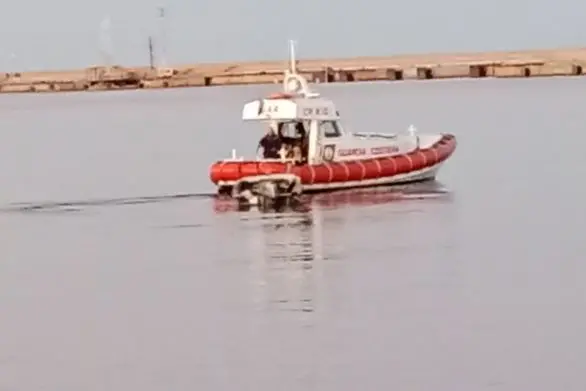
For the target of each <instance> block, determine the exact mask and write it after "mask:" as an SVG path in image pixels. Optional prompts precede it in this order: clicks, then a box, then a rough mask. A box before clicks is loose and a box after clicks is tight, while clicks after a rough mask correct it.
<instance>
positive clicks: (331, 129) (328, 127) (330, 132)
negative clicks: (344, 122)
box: [320, 121, 342, 138]
mask: <svg viewBox="0 0 586 391" xmlns="http://www.w3.org/2000/svg"><path fill="white" fill-rule="evenodd" d="M320 128H321V129H322V131H323V135H324V137H327V138H333V137H340V136H341V135H342V132H340V128H339V127H338V124H337V123H336V121H324V122H322V123H321V124H320Z"/></svg>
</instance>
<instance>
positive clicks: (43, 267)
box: [0, 78, 586, 391]
mask: <svg viewBox="0 0 586 391" xmlns="http://www.w3.org/2000/svg"><path fill="white" fill-rule="evenodd" d="M585 87H586V81H585V80H584V79H578V78H576V79H571V78H564V79H541V80H537V79H536V80H503V81H492V80H487V81H472V80H468V81H438V82H404V83H392V84H384V83H378V84H356V85H329V86H321V88H320V90H321V92H322V93H324V94H325V95H327V96H329V97H331V98H333V99H334V100H335V101H336V102H337V104H338V106H339V108H340V111H341V114H342V115H343V117H344V124H345V125H346V127H348V128H351V129H352V130H355V131H359V130H360V131H364V130H366V131H370V130H380V131H386V130H388V131H393V130H402V129H406V128H407V126H408V125H409V124H411V123H414V124H415V125H416V126H417V127H418V129H419V130H420V131H422V132H423V131H428V132H451V133H454V134H456V135H457V137H458V141H459V146H458V149H457V150H456V153H455V154H454V155H453V158H452V159H451V160H450V161H449V162H448V163H447V164H446V165H445V166H444V167H443V168H442V170H441V171H440V174H439V177H438V182H437V183H431V184H425V185H418V186H416V187H414V188H410V189H408V191H409V193H410V194H412V195H414V196H413V197H412V198H409V199H403V200H397V199H396V197H395V196H394V193H390V192H389V190H385V189H383V190H377V191H376V192H375V191H366V192H361V193H359V194H356V193H342V194H341V195H335V196H333V195H324V196H320V197H318V198H315V199H313V200H311V201H309V202H308V205H307V211H305V212H291V213H286V214H280V215H271V214H261V213H259V212H255V211H251V212H245V213H238V212H233V211H229V210H225V209H226V205H224V204H222V203H220V202H217V201H216V200H214V199H213V198H210V197H209V196H208V194H209V193H211V192H213V187H212V186H211V184H210V183H209V179H208V166H209V164H210V163H211V162H212V161H213V160H214V159H216V158H219V157H223V156H228V155H229V154H230V151H231V148H232V147H236V148H237V150H238V151H239V153H249V154H252V153H253V152H254V148H255V145H256V142H257V140H258V138H259V137H260V135H261V132H262V130H261V128H259V127H257V126H256V125H255V124H242V123H241V121H240V117H239V115H240V111H241V107H242V104H243V103H244V101H246V100H250V99H255V98H256V97H258V96H261V95H263V94H264V93H266V92H267V91H271V90H273V89H274V88H276V87H271V86H263V87H258V86H248V87H230V88H210V89H186V90H174V91H157V92H146V91H140V92H120V93H87V94H83V93H82V94H69V95H67V94H56V95H36V96H34V95H20V96H0V189H2V190H1V192H0V209H1V212H0V226H1V227H2V235H1V236H2V239H0V240H1V246H0V255H1V257H0V259H1V261H0V314H1V319H0V390H2V391H4V390H7V391H8V390H10V391H13V390H15V391H20V390H22V391H31V390H59V391H78V390H86V391H89V390H96V391H102V390H109V391H118V390H120V391H122V390H124V391H128V390H141V391H147V390H153V391H154V390H163V389H164V390H194V389H202V390H229V389H238V390H255V391H258V390H283V391H285V390H291V391H293V390H331V391H334V390H335V391H340V390H356V389H364V390H390V389H393V390H417V391H419V390H421V391H429V390H446V391H448V390H449V391H452V390H467V391H470V390H485V389H498V390H533V391H538V390H544V391H545V390H547V391H549V390H564V391H573V390H576V391H582V390H584V389H585V388H586V380H585V379H584V376H583V374H582V373H583V369H584V368H585V367H586V342H584V338H583V336H582V333H583V331H584V330H586V315H584V313H583V311H584V309H585V308H586V285H585V284H584V280H585V278H586V264H585V263H584V261H585V260H586V244H585V243H586V241H585V240H584V232H585V231H586V208H585V207H584V206H583V200H584V199H585V198H586V186H585V185H584V184H583V183H582V178H581V176H582V175H583V173H584V166H585V165H586V154H585V153H584V149H583V148H584V147H583V146H584V144H585V142H586V136H585V134H586V132H585V131H584V126H585V125H584V124H586V111H585V110H584V108H583V106H584V105H583V102H584V101H586V88H585Z"/></svg>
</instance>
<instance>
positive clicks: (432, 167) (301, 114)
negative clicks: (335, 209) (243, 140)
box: [210, 43, 457, 194]
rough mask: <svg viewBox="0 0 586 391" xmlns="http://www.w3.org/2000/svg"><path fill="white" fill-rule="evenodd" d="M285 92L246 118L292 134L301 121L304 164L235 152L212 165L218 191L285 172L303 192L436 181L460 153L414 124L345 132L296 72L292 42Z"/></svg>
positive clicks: (331, 108) (252, 107)
mask: <svg viewBox="0 0 586 391" xmlns="http://www.w3.org/2000/svg"><path fill="white" fill-rule="evenodd" d="M283 89H284V91H283V92H282V93H278V94H274V95H270V96H268V97H266V98H264V99H257V100H254V101H251V102H247V103H245V105H244V107H243V110H242V119H243V120H244V121H257V122H259V123H267V122H273V123H277V124H279V126H280V127H281V129H282V130H283V133H284V134H285V133H287V134H289V135H290V134H292V133H295V131H296V129H297V126H298V124H299V123H302V124H303V125H304V128H305V131H306V134H305V137H307V138H308V139H307V140H306V145H307V148H306V156H303V160H302V161H301V162H300V161H292V160H290V159H265V158H261V157H258V156H257V157H255V158H251V159H245V158H243V157H237V155H236V151H235V150H233V151H232V157H231V158H228V159H223V160H219V161H216V162H215V163H213V164H212V165H211V167H210V179H211V181H212V182H213V183H214V184H215V185H216V186H217V190H218V193H221V194H233V188H234V185H236V184H237V183H239V181H241V180H242V179H246V178H250V179H251V180H254V179H253V178H254V177H257V178H262V179H263V180H264V181H266V180H267V177H270V176H271V175H276V176H282V174H293V175H294V176H297V177H298V178H299V179H300V181H301V185H302V191H303V192H304V193H307V192H318V191H331V190H339V189H349V188H359V187H373V186H380V185H395V184H405V183H412V182H419V181H424V180H432V179H435V177H436V175H437V173H438V170H439V169H440V167H441V166H442V165H443V164H444V163H445V162H446V161H447V160H448V159H449V158H450V157H451V155H452V154H453V153H454V151H455V149H456V144H457V142H456V137H455V136H454V135H453V134H449V133H438V134H433V133H431V134H424V133H419V132H417V131H416V130H415V128H414V127H413V126H410V127H409V128H408V131H407V132H399V133H388V134H387V133H352V132H348V131H346V130H345V129H344V127H343V126H342V124H341V120H340V119H341V118H340V114H339V112H338V110H337V108H336V106H335V104H334V102H333V101H331V100H330V99H327V98H324V97H322V96H321V95H320V94H319V93H317V92H314V91H311V90H310V88H309V83H308V82H307V80H306V79H305V78H304V77H303V76H302V75H300V74H298V73H297V71H296V61H295V50H294V46H293V44H292V43H291V44H290V65H289V69H288V70H286V71H285V77H284V80H283Z"/></svg>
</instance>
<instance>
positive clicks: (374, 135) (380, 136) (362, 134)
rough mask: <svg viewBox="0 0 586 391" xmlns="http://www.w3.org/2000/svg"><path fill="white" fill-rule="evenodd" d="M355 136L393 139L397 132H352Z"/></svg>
mask: <svg viewBox="0 0 586 391" xmlns="http://www.w3.org/2000/svg"><path fill="white" fill-rule="evenodd" d="M352 135H353V136H354V137H361V138H386V139H393V138H397V135H396V134H389V133H376V132H370V133H352Z"/></svg>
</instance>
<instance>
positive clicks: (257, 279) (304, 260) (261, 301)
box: [215, 183, 449, 324]
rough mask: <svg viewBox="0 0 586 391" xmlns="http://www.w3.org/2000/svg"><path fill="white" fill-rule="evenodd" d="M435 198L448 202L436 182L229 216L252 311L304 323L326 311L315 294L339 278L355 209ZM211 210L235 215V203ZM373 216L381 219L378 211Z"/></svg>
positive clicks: (323, 197)
mask: <svg viewBox="0 0 586 391" xmlns="http://www.w3.org/2000/svg"><path fill="white" fill-rule="evenodd" d="M438 197H443V198H444V199H445V198H446V197H448V198H449V193H448V192H446V190H445V189H443V188H442V187H441V185H440V184H438V183H422V184H417V185H409V186H403V187H401V188H398V187H393V188H392V189H389V188H386V189H384V188H374V189H372V188H371V189H364V190H352V191H350V190H348V191H339V192H334V193H326V194H318V195H313V196H304V202H303V203H302V205H301V207H300V208H297V209H296V210H289V211H286V212H280V213H277V212H273V213H266V212H260V211H258V210H255V209H254V208H253V209H251V210H250V211H248V212H244V213H233V214H232V215H231V216H230V217H235V218H236V221H234V223H236V225H240V227H241V228H242V229H238V231H239V235H242V236H241V238H242V239H243V240H245V241H246V243H247V245H246V246H247V247H248V248H249V250H250V251H249V252H248V254H243V258H246V260H247V263H248V270H249V271H250V273H251V274H250V275H249V281H250V282H251V292H250V293H251V295H252V300H253V301H254V303H255V307H257V309H259V310H263V311H296V312H298V313H300V314H301V315H300V316H301V317H303V318H305V319H306V320H308V321H309V320H310V317H311V316H313V315H311V313H313V312H314V311H317V310H318V309H319V308H321V309H322V310H323V308H327V307H328V306H327V304H326V303H324V300H326V299H324V297H323V295H322V294H320V291H321V290H323V289H324V286H325V285H324V282H325V280H327V281H328V284H327V285H330V287H331V284H332V283H333V281H331V278H332V276H330V277H328V278H327V279H324V278H323V277H322V276H323V275H330V274H331V273H334V274H335V275H337V276H338V277H339V278H341V276H340V275H339V272H340V269H339V268H340V264H339V262H337V261H338V260H341V259H344V258H346V256H345V251H346V249H345V247H344V246H345V239H344V238H345V235H347V232H345V230H347V229H348V224H351V223H352V222H353V221H356V213H355V212H356V211H357V209H359V208H361V207H365V206H368V205H379V206H377V209H378V208H379V207H380V205H381V204H390V203H393V202H397V201H403V200H413V199H420V198H423V199H428V198H438ZM215 208H216V211H217V212H218V213H222V214H226V213H228V212H231V211H232V212H234V211H237V210H238V206H237V203H236V202H234V201H231V200H225V199H224V200H222V199H217V200H215ZM359 214H362V215H364V214H363V213H360V212H359ZM367 215H369V214H368V213H367ZM372 215H373V216H380V211H373V212H372ZM226 217H228V216H226ZM381 218H382V217H381ZM358 224H360V223H358ZM324 232H325V233H327V235H324ZM244 238H245V239H244ZM332 268H333V269H336V270H337V271H334V270H330V269H332ZM342 269H343V268H342ZM333 284H334V285H336V284H335V283H333ZM309 323H310V324H311V323H312V322H309Z"/></svg>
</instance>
